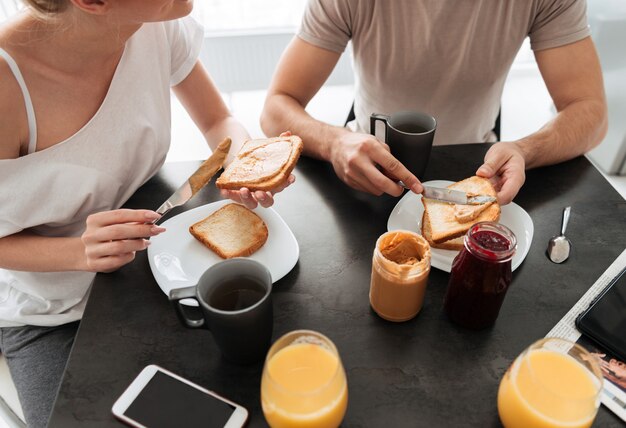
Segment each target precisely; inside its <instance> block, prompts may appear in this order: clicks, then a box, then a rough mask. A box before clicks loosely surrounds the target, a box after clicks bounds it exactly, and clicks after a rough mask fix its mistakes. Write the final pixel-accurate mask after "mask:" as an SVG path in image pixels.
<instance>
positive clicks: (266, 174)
mask: <svg viewBox="0 0 626 428" xmlns="http://www.w3.org/2000/svg"><path fill="white" fill-rule="evenodd" d="M302 147H303V144H302V140H301V139H300V137H298V136H296V135H290V136H287V137H275V138H261V139H256V140H248V141H246V143H245V144H244V145H243V146H242V147H241V150H240V151H239V153H237V156H236V157H235V159H234V160H233V161H232V162H231V163H230V165H228V166H227V167H226V169H225V170H224V172H223V173H222V175H221V176H220V177H219V178H218V179H217V181H216V185H217V187H219V188H220V189H229V190H238V189H241V188H242V187H247V188H248V189H250V190H251V191H255V190H271V189H273V188H275V187H277V186H278V185H280V184H281V183H283V182H284V181H285V180H287V178H288V177H289V174H291V171H292V170H293V168H294V167H295V166H296V163H297V162H298V159H299V157H300V153H302Z"/></svg>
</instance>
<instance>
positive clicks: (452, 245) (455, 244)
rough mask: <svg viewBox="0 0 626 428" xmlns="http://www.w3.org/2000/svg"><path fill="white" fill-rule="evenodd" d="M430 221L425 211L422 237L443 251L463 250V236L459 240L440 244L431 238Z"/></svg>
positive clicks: (454, 239)
mask: <svg viewBox="0 0 626 428" xmlns="http://www.w3.org/2000/svg"><path fill="white" fill-rule="evenodd" d="M430 234H431V232H430V220H429V219H428V213H427V212H426V211H424V213H423V214H422V236H423V237H424V238H426V240H427V241H428V243H429V244H430V246H431V247H433V248H440V249H442V250H454V251H459V250H461V249H462V248H463V236H459V237H458V238H452V239H448V240H447V241H443V242H440V243H436V242H434V241H433V239H432V237H431V236H430Z"/></svg>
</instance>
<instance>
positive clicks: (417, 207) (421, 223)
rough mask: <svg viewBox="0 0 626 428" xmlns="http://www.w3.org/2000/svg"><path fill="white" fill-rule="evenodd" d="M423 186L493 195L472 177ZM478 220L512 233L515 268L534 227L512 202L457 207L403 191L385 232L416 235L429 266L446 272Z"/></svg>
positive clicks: (489, 187)
mask: <svg viewBox="0 0 626 428" xmlns="http://www.w3.org/2000/svg"><path fill="white" fill-rule="evenodd" d="M424 184H425V185H429V186H435V187H447V188H450V189H455V190H461V191H464V192H467V194H468V195H490V196H495V195H496V192H495V189H494V188H493V186H492V185H491V183H490V182H489V180H487V179H484V178H481V177H476V176H474V177H469V178H467V179H465V180H461V181H458V182H456V183H455V182H452V181H448V180H433V181H428V182H424ZM480 221H496V222H499V223H501V224H503V225H505V226H507V227H508V228H509V229H511V230H512V231H513V233H515V236H516V237H517V251H516V252H515V255H514V256H513V259H512V260H511V269H512V270H515V269H517V267H518V266H519V265H520V264H521V263H522V261H524V258H526V255H527V254H528V251H529V249H530V244H531V242H532V239H533V233H534V226H533V221H532V219H531V218H530V216H529V215H528V213H527V212H526V211H525V210H524V209H523V208H522V207H520V206H519V205H517V204H516V203H514V202H511V203H510V204H507V205H503V206H500V205H499V204H498V203H497V202H493V203H488V204H481V205H461V204H451V203H446V202H442V201H438V200H434V199H428V198H422V195H416V194H415V193H413V192H407V193H406V194H405V195H404V196H403V197H402V199H400V201H399V202H398V203H397V204H396V206H395V207H394V209H393V211H392V212H391V215H390V216H389V220H388V221H387V230H398V229H404V230H411V231H413V232H417V233H420V234H421V235H422V236H424V237H425V238H426V240H427V241H428V242H429V244H430V246H431V266H432V267H435V268H437V269H440V270H443V271H445V272H450V269H451V268H452V261H453V260H454V257H455V256H456V255H457V254H458V252H459V251H460V250H461V249H462V248H463V237H464V235H465V233H466V232H467V231H468V230H469V229H470V227H471V226H472V225H474V224H476V223H478V222H480Z"/></svg>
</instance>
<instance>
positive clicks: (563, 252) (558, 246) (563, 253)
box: [547, 207, 572, 263]
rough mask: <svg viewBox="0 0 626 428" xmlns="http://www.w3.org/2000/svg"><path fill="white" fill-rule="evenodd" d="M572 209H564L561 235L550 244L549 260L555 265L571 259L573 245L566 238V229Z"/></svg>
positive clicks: (555, 237)
mask: <svg viewBox="0 0 626 428" xmlns="http://www.w3.org/2000/svg"><path fill="white" fill-rule="evenodd" d="M571 208H572V207H565V208H564V209H563V220H562V221H561V234H560V235H559V236H553V237H552V238H550V241H549V242H548V250H547V253H548V258H549V259H550V260H551V261H553V262H554V263H563V262H564V261H565V260H567V258H568V257H569V252H570V249H571V246H572V243H571V242H570V241H569V239H567V238H566V237H565V229H566V228H567V222H568V221H569V212H570V209H571Z"/></svg>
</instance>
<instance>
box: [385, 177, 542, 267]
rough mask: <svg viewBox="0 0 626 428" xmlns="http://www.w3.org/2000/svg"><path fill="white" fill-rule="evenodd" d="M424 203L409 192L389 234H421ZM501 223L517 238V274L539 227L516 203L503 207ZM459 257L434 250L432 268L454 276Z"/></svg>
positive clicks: (396, 209) (398, 207) (514, 264)
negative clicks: (407, 232)
mask: <svg viewBox="0 0 626 428" xmlns="http://www.w3.org/2000/svg"><path fill="white" fill-rule="evenodd" d="M452 183H453V182H452V181H448V180H433V181H427V182H425V183H424V184H426V185H430V186H437V187H446V186H449V185H450V184H452ZM421 199H422V195H416V194H415V193H413V192H407V194H406V195H404V196H403V197H402V199H400V201H399V202H398V203H397V204H396V206H395V207H394V208H393V211H391V215H390V216H389V220H388V221H387V230H398V229H405V230H411V231H413V232H417V233H420V234H421V230H422V213H423V212H424V205H422V201H421ZM500 223H502V224H503V225H505V226H507V227H508V228H509V229H511V230H512V231H513V233H515V236H516V238H517V251H516V252H515V255H514V256H513V260H512V261H511V269H512V270H515V269H517V267H518V266H519V265H520V264H521V263H522V261H524V258H526V254H528V250H530V243H531V242H532V240H533V232H534V230H535V227H534V226H533V221H532V219H531V218H530V216H529V215H528V213H527V212H526V211H525V210H524V209H523V208H522V207H520V206H519V205H517V204H516V203H513V202H511V203H510V204H508V205H504V206H502V212H501V213H500ZM457 254H458V251H453V250H442V249H439V248H432V249H431V259H430V264H431V266H432V267H436V268H437V269H441V270H443V271H446V272H450V269H451V268H452V260H454V257H455V256H456V255H457Z"/></svg>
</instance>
